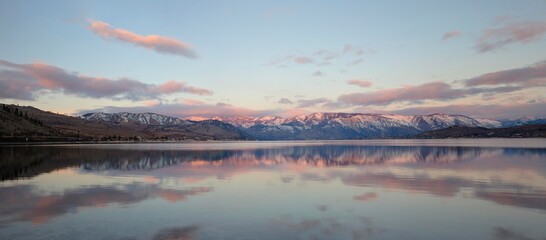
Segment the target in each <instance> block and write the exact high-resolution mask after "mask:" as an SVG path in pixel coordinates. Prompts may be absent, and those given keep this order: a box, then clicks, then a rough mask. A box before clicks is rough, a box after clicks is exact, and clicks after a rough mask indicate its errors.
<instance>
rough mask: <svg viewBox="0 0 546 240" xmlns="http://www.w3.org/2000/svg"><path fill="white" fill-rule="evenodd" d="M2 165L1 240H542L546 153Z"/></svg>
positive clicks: (116, 149) (101, 148)
mask: <svg viewBox="0 0 546 240" xmlns="http://www.w3.org/2000/svg"><path fill="white" fill-rule="evenodd" d="M0 154H1V155H0V174H1V180H2V181H1V182H0V239H518V240H523V239H546V139H484V140H381V141H379V140H378V141H310V142H306V141H302V142H225V143H218V142H216V143H183V144H111V145H44V146H0Z"/></svg>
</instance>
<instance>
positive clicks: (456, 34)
mask: <svg viewBox="0 0 546 240" xmlns="http://www.w3.org/2000/svg"><path fill="white" fill-rule="evenodd" d="M461 35H462V33H461V32H459V31H451V32H446V33H444V35H443V36H442V40H449V39H452V38H457V37H460V36H461Z"/></svg>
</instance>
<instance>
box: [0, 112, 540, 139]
mask: <svg viewBox="0 0 546 240" xmlns="http://www.w3.org/2000/svg"><path fill="white" fill-rule="evenodd" d="M0 120H1V121H0V141H8V142H10V141H76V140H79V141H105V140H106V141H112V140H120V141H128V140H130V141H143V140H162V141H163V140H173V141H181V140H314V139H373V138H411V137H416V136H418V134H421V135H419V137H423V136H427V135H426V134H425V135H423V134H422V133H424V132H428V131H434V130H440V129H447V128H453V127H458V128H470V129H473V128H477V129H500V128H506V127H514V126H522V125H529V124H546V119H535V118H531V117H523V118H520V119H516V120H491V119H479V118H472V117H468V116H464V115H453V114H441V113H435V114H430V115H394V114H364V113H313V114H308V115H298V116H294V117H287V118H283V117H278V116H263V117H242V116H239V117H213V118H196V117H191V118H186V119H182V118H176V117H170V116H166V115H161V114H156V113H127V112H121V113H103V112H95V113H86V114H83V115H81V116H76V117H75V116H66V115H62V114H56V113H52V112H48V111H42V110H40V109H37V108H34V107H29V106H17V105H2V109H1V110H0ZM525 129H527V128H525ZM529 129H532V128H529ZM535 129H536V128H535ZM502 131H504V130H502ZM444 133H445V132H442V135H441V136H444V135H445V134H444ZM535 135H536V134H535ZM535 135H533V134H531V135H524V136H535ZM431 136H432V135H431ZM434 136H436V135H434ZM445 136H447V135H445ZM499 136H503V135H502V134H500V135H499ZM447 137H449V136H447Z"/></svg>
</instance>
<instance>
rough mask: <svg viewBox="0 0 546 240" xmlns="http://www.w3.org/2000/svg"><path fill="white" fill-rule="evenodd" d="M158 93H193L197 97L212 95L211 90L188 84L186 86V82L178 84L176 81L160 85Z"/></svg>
mask: <svg viewBox="0 0 546 240" xmlns="http://www.w3.org/2000/svg"><path fill="white" fill-rule="evenodd" d="M157 91H158V92H159V93H161V94H170V93H176V92H187V93H193V94H197V95H212V91H210V90H207V89H203V88H196V87H193V86H188V84H186V83H185V82H177V81H174V80H169V81H167V82H165V83H163V84H161V85H159V86H158V87H157Z"/></svg>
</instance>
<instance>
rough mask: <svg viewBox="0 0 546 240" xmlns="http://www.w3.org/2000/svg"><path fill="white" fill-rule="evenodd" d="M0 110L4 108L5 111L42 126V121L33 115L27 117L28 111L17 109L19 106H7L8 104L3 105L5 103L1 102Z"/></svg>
mask: <svg viewBox="0 0 546 240" xmlns="http://www.w3.org/2000/svg"><path fill="white" fill-rule="evenodd" d="M2 110H4V111H5V112H7V113H11V114H13V115H15V116H17V117H20V118H24V119H25V120H27V121H29V122H31V123H34V124H36V125H40V126H44V122H42V121H41V120H39V119H37V118H33V117H29V116H28V113H27V112H26V111H24V112H23V111H21V110H19V108H17V107H15V106H9V105H5V104H2Z"/></svg>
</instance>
